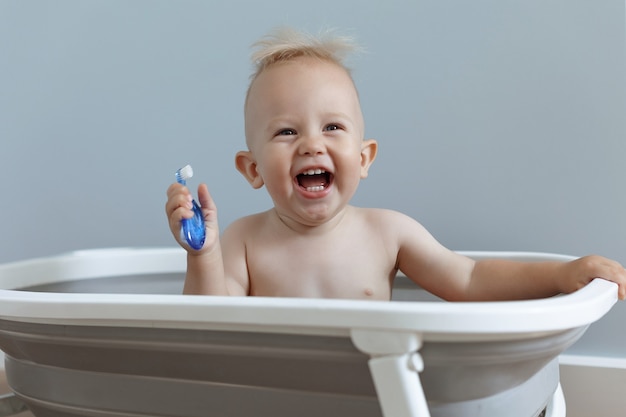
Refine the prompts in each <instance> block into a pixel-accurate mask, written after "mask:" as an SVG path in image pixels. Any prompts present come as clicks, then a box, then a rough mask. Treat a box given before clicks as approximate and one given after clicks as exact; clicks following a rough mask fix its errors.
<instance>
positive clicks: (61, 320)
mask: <svg viewBox="0 0 626 417" xmlns="http://www.w3.org/2000/svg"><path fill="white" fill-rule="evenodd" d="M466 254H468V255H470V256H473V257H475V258H481V257H500V258H512V259H518V260H547V259H558V260H567V259H571V258H569V257H564V256H560V255H549V254H533V253H498V252H491V253H486V252H466ZM184 268H185V253H184V252H183V251H181V250H179V249H116V250H100V251H81V252H76V253H72V254H68V255H64V256H58V257H52V258H46V259H38V260H30V261H24V262H16V263H12V264H6V265H2V266H0V282H1V283H2V284H1V285H2V288H4V289H3V290H0V347H1V348H2V349H3V350H4V351H5V352H6V353H7V358H6V370H7V376H8V378H9V384H10V385H11V388H12V389H13V390H14V391H15V392H16V394H17V395H18V396H19V397H20V398H22V399H23V400H24V401H25V402H26V403H27V404H28V405H29V407H30V408H31V409H32V410H33V411H34V412H35V414H36V415H38V416H45V417H47V416H50V417H56V416H61V415H63V416H73V415H90V416H122V415H124V416H126V415H128V416H131V415H132V416H139V415H143V416H148V415H150V416H156V415H163V416H176V417H183V416H190V417H191V416H205V415H207V413H210V414H211V415H224V416H227V415H228V416H230V415H233V416H234V415H242V416H243V415H268V416H269V415H272V416H278V415H299V416H309V415H310V416H313V415H315V416H318V415H326V416H334V415H337V416H339V415H341V416H350V415H354V416H357V415H358V416H359V417H365V416H370V415H371V416H381V415H382V416H385V417H419V416H428V415H429V414H430V415H433V416H444V415H445V416H462V417H473V416H475V417H480V416H488V415H504V414H502V413H503V412H505V413H506V415H507V416H509V417H517V416H520V417H533V416H536V415H538V414H539V413H540V412H541V410H542V409H543V408H544V407H545V406H546V405H549V409H548V412H549V413H550V412H551V413H552V415H554V416H556V415H558V413H562V415H564V410H560V411H559V410H557V409H558V408H559V405H558V404H554V403H551V399H552V398H553V396H554V395H555V392H557V387H558V381H559V376H558V362H557V359H556V358H557V356H558V354H559V353H560V352H562V351H563V350H564V349H566V348H567V347H568V346H570V345H571V344H572V343H573V342H574V341H576V340H577V339H578V338H579V337H580V335H581V334H582V333H583V332H584V331H585V329H586V326H588V325H589V324H590V323H592V322H594V321H596V320H598V319H599V318H600V317H602V316H603V315H604V314H605V313H606V312H607V311H608V310H609V309H610V308H611V306H612V305H613V304H614V302H615V300H616V293H617V292H616V286H615V285H614V284H612V283H609V282H606V281H603V280H595V281H594V282H593V283H592V284H590V285H588V286H587V287H586V288H584V289H583V290H581V291H578V292H577V293H574V294H570V295H566V296H559V297H553V298H549V299H542V300H531V301H515V302H492V303H445V302H439V301H410V302H402V301H392V302H376V301H355V300H327V299H299V298H264V297H212V296H183V295H172V294H145V293H143V294H141V293H140V294H132V292H165V293H168V292H172V288H173V286H174V288H175V291H176V292H178V291H180V288H182V276H181V272H182V271H184ZM46 286H47V288H46ZM68 286H69V287H70V290H72V289H71V288H72V287H73V290H74V291H81V292H78V293H76V292H74V293H67V292H45V291H46V290H47V291H50V290H52V291H60V290H58V288H63V287H68ZM85 286H86V287H85ZM90 286H92V287H94V288H99V291H100V292H98V293H96V292H91V291H83V290H81V288H83V289H84V288H88V287H90ZM26 287H36V288H31V289H30V290H24V291H17V290H16V289H18V288H22V289H24V288H26ZM55 288H56V289H55ZM103 288H104V289H105V292H107V293H102V289H103ZM35 289H36V290H37V291H35ZM423 295H424V292H423V291H421V290H419V289H418V288H417V287H414V286H413V287H411V286H410V285H407V282H406V281H403V280H402V279H400V280H398V284H397V285H396V286H395V287H394V297H395V298H396V299H403V300H408V299H413V300H421V299H422V296H423ZM431 298H432V297H431ZM422 368H423V370H422ZM418 371H421V372H418ZM422 386H423V389H422ZM423 393H425V396H426V398H427V400H428V402H427V401H426V400H425V398H424V394H423ZM550 407H554V408H553V409H550Z"/></svg>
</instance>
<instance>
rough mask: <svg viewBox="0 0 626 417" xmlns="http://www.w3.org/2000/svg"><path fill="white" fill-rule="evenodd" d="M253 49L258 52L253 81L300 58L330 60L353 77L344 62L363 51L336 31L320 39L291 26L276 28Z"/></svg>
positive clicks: (255, 57)
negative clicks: (268, 69) (264, 72)
mask: <svg viewBox="0 0 626 417" xmlns="http://www.w3.org/2000/svg"><path fill="white" fill-rule="evenodd" d="M252 47H253V48H254V49H255V50H254V52H253V53H252V57H251V58H252V62H253V63H254V66H255V71H254V73H253V74H252V76H251V81H254V80H255V79H256V77H258V75H259V74H260V73H261V72H263V70H265V69H266V68H268V67H270V66H272V65H274V64H277V63H281V62H287V61H291V60H293V59H296V58H300V57H313V58H318V59H321V60H326V61H330V62H332V63H334V64H337V65H339V66H340V67H342V68H344V69H345V70H346V71H347V72H348V74H350V69H349V68H348V67H347V66H346V65H345V63H344V59H345V57H346V56H347V55H348V54H350V53H351V52H357V51H360V50H361V48H360V47H359V46H358V45H357V44H356V42H355V41H354V39H353V38H351V37H349V36H339V35H336V34H335V32H334V31H333V30H329V29H328V30H325V31H322V32H320V34H319V35H318V36H313V35H310V34H308V33H306V32H301V31H297V30H295V29H293V28H289V27H280V28H277V29H274V30H273V31H271V32H270V33H269V34H267V35H266V36H264V37H263V38H261V39H260V40H259V41H257V42H255V43H254V44H253V45H252Z"/></svg>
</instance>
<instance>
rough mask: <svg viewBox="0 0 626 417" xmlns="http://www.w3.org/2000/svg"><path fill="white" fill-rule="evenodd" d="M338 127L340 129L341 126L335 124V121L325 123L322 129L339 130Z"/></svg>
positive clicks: (328, 130)
mask: <svg viewBox="0 0 626 417" xmlns="http://www.w3.org/2000/svg"><path fill="white" fill-rule="evenodd" d="M339 129H341V126H339V125H338V124H335V123H331V124H329V125H326V127H324V131H326V132H330V131H333V130H339Z"/></svg>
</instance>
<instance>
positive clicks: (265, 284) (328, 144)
mask: <svg viewBox="0 0 626 417" xmlns="http://www.w3.org/2000/svg"><path fill="white" fill-rule="evenodd" d="M256 46H257V48H258V49H257V51H256V54H255V55H254V57H253V58H254V61H255V62H256V64H257V68H256V72H255V74H254V75H253V77H252V81H251V83H250V87H249V89H248V94H247V97H246V102H245V111H244V113H245V134H246V143H247V148H248V149H247V150H245V151H240V152H238V153H237V155H236V158H235V166H236V167H237V170H239V172H241V174H242V175H243V176H244V177H245V178H246V179H247V180H248V182H249V183H250V185H252V187H253V188H261V187H263V186H265V187H266V189H267V192H268V193H269V195H270V196H271V198H272V200H273V203H274V206H273V208H271V209H269V210H268V211H265V212H262V213H257V214H253V215H250V216H247V217H244V218H242V219H239V220H237V221H235V222H233V223H232V224H231V225H230V226H229V227H228V228H227V229H226V230H225V231H224V233H223V235H222V236H221V237H220V231H219V228H218V221H217V209H216V205H215V203H214V202H213V200H212V198H211V196H210V194H209V192H208V189H207V187H206V185H204V184H202V185H200V186H199V188H198V200H199V202H200V204H201V206H202V211H203V214H204V218H205V221H206V232H207V236H206V240H205V243H204V246H203V247H202V248H201V249H199V250H193V249H191V248H190V247H189V246H188V245H187V244H186V243H185V242H184V241H183V240H181V239H180V233H179V231H180V222H181V220H182V219H184V218H190V217H192V215H193V212H192V210H191V207H192V205H191V200H192V196H191V193H190V192H189V190H188V189H187V188H186V187H184V186H182V185H180V184H172V185H171V186H170V187H169V189H168V191H167V195H168V201H167V203H166V212H167V216H168V219H169V226H170V229H171V231H172V233H173V235H174V237H175V238H176V239H177V241H178V242H179V244H181V245H182V246H183V247H184V248H185V249H186V250H187V275H186V279H185V286H184V293H186V294H216V295H218V294H219V295H238V296H245V295H256V296H275V297H330V298H351V299H367V300H389V299H390V297H391V288H392V283H393V280H394V277H395V276H396V274H397V273H398V271H401V272H402V273H404V274H405V275H406V276H408V277H409V278H410V279H411V280H413V281H414V282H416V283H417V284H419V285H420V286H421V287H423V288H424V289H426V290H428V291H430V292H432V293H433V294H436V295H438V296H439V297H442V298H444V299H446V300H462V301H470V300H511V299H527V298H541V297H547V296H551V295H555V294H558V293H570V292H573V291H575V290H577V289H579V288H581V287H583V286H585V285H586V284H588V283H589V282H590V281H591V280H592V279H593V278H596V277H602V278H605V279H607V280H611V281H614V282H616V283H617V284H618V285H619V298H620V299H624V298H625V297H626V270H624V268H623V267H622V266H621V265H620V264H619V263H617V262H615V261H612V260H609V259H606V258H603V257H600V256H587V257H583V258H580V259H577V260H574V261H571V262H564V263H563V262H540V263H530V262H513V261H505V260H483V261H474V260H472V259H469V258H467V257H464V256H461V255H459V254H457V253H455V252H453V251H451V250H449V249H447V248H445V247H443V246H442V245H441V244H440V243H439V242H437V240H435V239H434V238H433V236H432V235H431V234H430V233H428V231H426V229H424V227H422V226H421V225H420V224H419V223H418V222H417V221H415V220H414V219H412V218H410V217H408V216H406V215H403V214H401V213H398V212H396V211H392V210H385V209H372V208H359V207H354V206H351V205H350V204H349V203H350V200H351V198H352V196H353V195H354V193H355V191H356V189H357V187H358V185H359V182H360V180H361V179H362V178H365V177H367V175H368V170H369V168H370V166H371V164H372V163H373V162H374V159H375V158H376V153H377V151H378V145H377V143H376V141H375V140H373V139H367V140H366V139H365V138H364V121H363V115H362V113H361V107H360V103H359V95H358V93H357V90H356V87H355V84H354V82H353V79H352V77H351V74H350V72H349V70H348V69H347V68H346V67H345V66H344V64H343V62H342V58H343V56H344V55H345V54H346V53H347V52H350V51H351V50H352V49H353V48H354V45H353V43H352V42H351V41H350V40H349V39H346V38H341V37H330V36H326V37H323V36H322V37H320V38H314V37H310V36H308V35H305V34H301V33H298V32H295V31H292V30H287V29H284V30H280V31H277V32H274V33H273V34H272V35H270V36H268V37H266V38H264V39H263V40H261V41H260V42H258V43H257V44H256Z"/></svg>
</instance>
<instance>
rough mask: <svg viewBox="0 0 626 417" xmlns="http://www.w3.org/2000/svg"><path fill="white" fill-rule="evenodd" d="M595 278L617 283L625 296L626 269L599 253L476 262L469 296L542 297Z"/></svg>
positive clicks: (489, 297)
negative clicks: (569, 258)
mask: <svg viewBox="0 0 626 417" xmlns="http://www.w3.org/2000/svg"><path fill="white" fill-rule="evenodd" d="M594 278H604V279H606V280H608V281H613V282H615V283H617V284H618V286H619V293H618V295H619V298H620V299H622V300H623V299H624V298H625V297H626V270H624V268H623V267H622V266H621V265H620V264H619V263H617V262H615V261H612V260H610V259H607V258H604V257H602V256H596V255H593V256H585V257H583V258H579V259H576V260H573V261H570V262H513V261H504V260H485V261H480V262H476V264H475V267H474V270H473V271H472V275H471V279H470V284H469V285H468V287H467V290H468V291H467V293H468V296H469V298H470V299H487V300H494V299H495V300H498V299H528V298H543V297H549V296H552V295H555V294H560V293H565V294H567V293H571V292H574V291H576V290H579V289H581V288H582V287H584V286H585V285H587V284H589V283H590V282H591V281H592V280H593V279H594ZM481 294H482V296H481Z"/></svg>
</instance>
